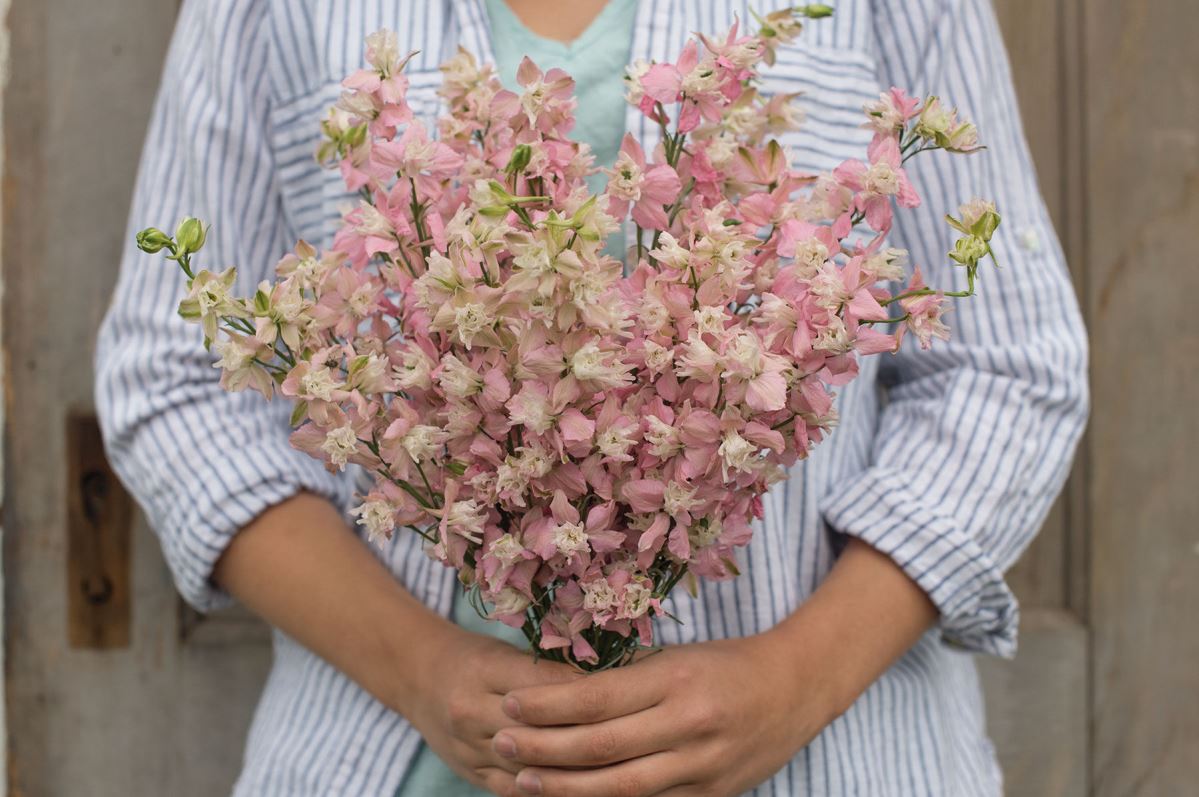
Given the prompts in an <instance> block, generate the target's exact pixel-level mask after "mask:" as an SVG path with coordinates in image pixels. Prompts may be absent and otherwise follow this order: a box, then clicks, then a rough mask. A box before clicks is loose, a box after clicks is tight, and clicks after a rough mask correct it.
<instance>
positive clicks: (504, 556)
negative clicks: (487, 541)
mask: <svg viewBox="0 0 1199 797" xmlns="http://www.w3.org/2000/svg"><path fill="white" fill-rule="evenodd" d="M524 552H525V547H524V546H523V545H521V544H520V541H519V540H517V539H516V538H515V537H513V536H512V535H511V534H504V535H502V536H500V537H497V538H496V539H495V540H493V541H492V543H491V545H489V546H488V548H487V553H489V554H490V555H492V556H494V557H495V558H496V560H497V561H498V562H499V563H500V564H502V565H512V564H515V563H516V562H518V561H519V560H520V559H521V557H522V555H523V554H524Z"/></svg>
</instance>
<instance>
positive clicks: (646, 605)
mask: <svg viewBox="0 0 1199 797" xmlns="http://www.w3.org/2000/svg"><path fill="white" fill-rule="evenodd" d="M653 597H654V593H653V591H652V590H651V589H650V588H649V586H648V580H647V579H645V578H637V579H634V580H633V581H630V582H629V583H628V584H625V587H624V594H623V596H622V603H623V606H622V607H621V608H622V611H621V616H622V617H624V618H625V619H628V620H636V619H637V618H638V617H641V616H642V615H643V614H645V613H646V612H648V611H649V610H650V606H651V603H650V601H651V600H652V599H653Z"/></svg>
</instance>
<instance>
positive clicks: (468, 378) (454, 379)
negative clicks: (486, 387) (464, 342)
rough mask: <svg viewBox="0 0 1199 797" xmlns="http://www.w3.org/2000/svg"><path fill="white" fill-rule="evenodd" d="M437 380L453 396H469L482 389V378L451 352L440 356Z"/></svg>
mask: <svg viewBox="0 0 1199 797" xmlns="http://www.w3.org/2000/svg"><path fill="white" fill-rule="evenodd" d="M437 381H438V383H439V384H440V385H441V387H442V389H443V390H445V392H446V393H447V394H449V395H451V396H453V397H454V398H469V397H470V396H473V395H475V394H476V393H478V392H479V391H481V390H482V389H483V379H482V378H481V377H480V376H479V375H478V374H477V373H475V372H474V371H473V370H472V369H471V368H470V366H468V365H467V364H466V363H464V362H462V361H461V360H459V359H458V358H457V357H455V356H454V355H452V354H447V355H445V356H444V357H442V358H441V376H440V377H439V378H438V380H437Z"/></svg>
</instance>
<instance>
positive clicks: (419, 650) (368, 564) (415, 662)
mask: <svg viewBox="0 0 1199 797" xmlns="http://www.w3.org/2000/svg"><path fill="white" fill-rule="evenodd" d="M214 579H215V580H216V582H217V583H218V584H219V585H220V586H221V587H222V588H224V589H225V590H227V591H228V592H229V593H231V594H232V595H233V596H234V597H236V598H237V599H238V600H240V601H241V602H242V603H243V604H245V605H246V606H247V607H248V608H249V609H250V610H252V611H253V612H255V613H256V614H258V615H260V616H261V617H263V618H264V619H265V620H266V621H267V622H269V623H270V624H271V625H273V626H275V627H277V628H279V629H280V630H282V631H283V632H284V633H286V634H288V635H289V636H291V637H292V638H293V639H295V640H296V641H298V642H299V643H300V644H302V645H304V646H305V647H307V648H309V649H310V650H312V651H313V652H314V653H316V654H317V655H319V656H321V657H322V658H323V659H325V660H326V661H328V662H329V663H330V664H332V665H333V666H334V667H336V668H337V669H339V670H341V671H342V672H344V673H345V674H346V675H348V676H349V677H350V678H352V679H353V680H354V681H356V682H357V683H358V684H359V685H361V686H362V687H363V688H364V689H366V690H367V691H368V692H370V693H371V694H373V695H374V696H375V697H376V698H378V699H379V700H380V701H382V702H383V703H385V704H386V705H388V706H390V707H391V708H393V709H395V710H398V711H400V712H401V713H405V714H406V713H407V711H406V709H407V707H409V706H410V705H411V704H412V700H413V697H414V695H413V693H412V692H413V684H414V683H416V682H417V681H418V680H419V676H420V673H421V671H422V670H423V669H424V668H425V667H426V662H427V661H428V660H430V658H431V657H430V656H429V655H428V648H429V646H431V645H434V644H436V642H437V640H438V639H439V638H440V636H441V635H442V633H443V631H444V630H445V628H446V627H447V625H448V624H447V623H446V622H445V621H444V620H443V619H442V618H440V617H439V616H437V615H436V614H435V613H433V612H432V611H431V610H429V609H428V608H427V607H425V606H424V605H423V604H421V603H420V602H419V601H418V600H416V598H414V597H413V596H412V595H411V594H410V593H408V591H407V590H405V589H404V588H403V587H402V586H401V585H400V584H399V583H398V582H397V581H396V580H395V579H394V578H393V577H392V576H391V574H390V573H388V572H387V570H386V568H384V567H383V565H382V564H381V563H380V562H379V561H378V560H377V559H375V557H374V556H372V555H371V552H370V551H369V550H367V548H366V546H365V545H364V544H363V543H362V542H361V540H359V539H358V538H357V537H355V536H354V535H353V534H352V533H351V532H350V530H349V529H347V528H346V525H345V522H344V520H343V519H342V517H341V515H340V513H338V511H337V510H336V509H335V508H334V507H333V506H332V505H331V504H330V503H329V502H327V501H325V500H324V499H322V498H318V497H316V496H313V495H309V494H300V495H297V496H296V497H294V498H292V499H290V500H288V501H285V502H284V503H282V504H279V505H278V506H276V507H274V508H272V509H270V510H268V511H267V512H265V513H263V514H262V515H261V516H260V517H259V518H257V519H256V520H255V521H253V522H252V523H250V525H248V526H246V527H245V528H244V529H243V530H242V531H241V532H239V533H238V534H237V536H235V537H234V538H233V542H232V543H231V544H230V545H229V547H228V549H227V550H226V551H225V553H224V555H223V556H222V557H221V559H220V560H219V562H218V563H217V567H216V571H215V573H214ZM414 640H415V641H423V642H424V644H413V642H414Z"/></svg>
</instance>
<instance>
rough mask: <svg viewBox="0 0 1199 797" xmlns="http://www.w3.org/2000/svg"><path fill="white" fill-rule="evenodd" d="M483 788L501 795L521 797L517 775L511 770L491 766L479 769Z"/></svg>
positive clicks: (504, 796) (502, 796) (501, 796)
mask: <svg viewBox="0 0 1199 797" xmlns="http://www.w3.org/2000/svg"><path fill="white" fill-rule="evenodd" d="M478 775H479V777H480V778H481V779H482V781H483V782H482V784H481V785H482V786H483V788H485V789H487V791H489V792H491V793H492V794H498V795H500V797H520V795H521V791H520V788H519V787H517V785H516V776H515V775H514V774H513V773H511V772H505V771H504V770H502V769H492V768H490V767H488V768H484V769H480V770H478Z"/></svg>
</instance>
